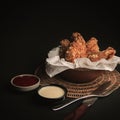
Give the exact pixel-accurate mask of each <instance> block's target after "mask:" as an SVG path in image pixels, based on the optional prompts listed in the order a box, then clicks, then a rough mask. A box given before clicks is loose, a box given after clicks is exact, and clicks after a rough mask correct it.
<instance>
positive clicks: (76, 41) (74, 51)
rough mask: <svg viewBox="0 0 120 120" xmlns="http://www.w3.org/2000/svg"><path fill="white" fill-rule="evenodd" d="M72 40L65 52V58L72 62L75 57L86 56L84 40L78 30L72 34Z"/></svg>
mask: <svg viewBox="0 0 120 120" xmlns="http://www.w3.org/2000/svg"><path fill="white" fill-rule="evenodd" d="M72 39H73V42H71V43H70V46H69V48H68V50H67V51H66V54H65V60H66V61H69V62H74V60H75V59H76V58H81V57H86V56H87V54H86V50H87V49H86V42H85V40H84V38H83V37H82V35H81V34H80V33H78V32H75V33H73V34H72Z"/></svg>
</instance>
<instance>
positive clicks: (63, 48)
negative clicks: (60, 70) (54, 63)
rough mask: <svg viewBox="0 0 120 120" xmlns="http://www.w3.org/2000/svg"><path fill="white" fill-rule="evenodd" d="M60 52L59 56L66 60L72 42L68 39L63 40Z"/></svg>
mask: <svg viewBox="0 0 120 120" xmlns="http://www.w3.org/2000/svg"><path fill="white" fill-rule="evenodd" d="M60 45H61V46H60V51H59V55H60V58H64V57H65V53H66V51H67V49H68V47H69V45H70V41H69V40H68V39H63V40H61V41H60Z"/></svg>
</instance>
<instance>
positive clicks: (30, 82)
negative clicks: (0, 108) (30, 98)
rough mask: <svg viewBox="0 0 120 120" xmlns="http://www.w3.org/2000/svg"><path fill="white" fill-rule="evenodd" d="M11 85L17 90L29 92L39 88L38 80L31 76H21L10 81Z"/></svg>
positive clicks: (36, 77)
mask: <svg viewBox="0 0 120 120" xmlns="http://www.w3.org/2000/svg"><path fill="white" fill-rule="evenodd" d="M11 84H12V86H13V87H15V88H16V89H17V90H20V91H31V90H34V89H36V88H37V87H39V85H40V78H39V77H38V76H36V75H33V74H21V75H17V76H15V77H13V78H12V79H11Z"/></svg>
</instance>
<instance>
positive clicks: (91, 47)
mask: <svg viewBox="0 0 120 120" xmlns="http://www.w3.org/2000/svg"><path fill="white" fill-rule="evenodd" d="M86 47H87V54H88V55H89V54H91V53H96V52H99V46H98V40H97V39H96V38H95V37H91V38H90V39H89V40H88V41H87V43H86Z"/></svg>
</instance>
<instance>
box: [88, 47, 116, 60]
mask: <svg viewBox="0 0 120 120" xmlns="http://www.w3.org/2000/svg"><path fill="white" fill-rule="evenodd" d="M115 53H116V50H115V49H114V48H112V47H108V48H107V49H106V50H103V51H99V52H96V53H91V54H89V55H88V58H89V59H90V60H91V61H92V62H96V61H99V60H100V59H102V58H105V59H107V60H108V59H110V58H112V57H113V56H114V55H115Z"/></svg>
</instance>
